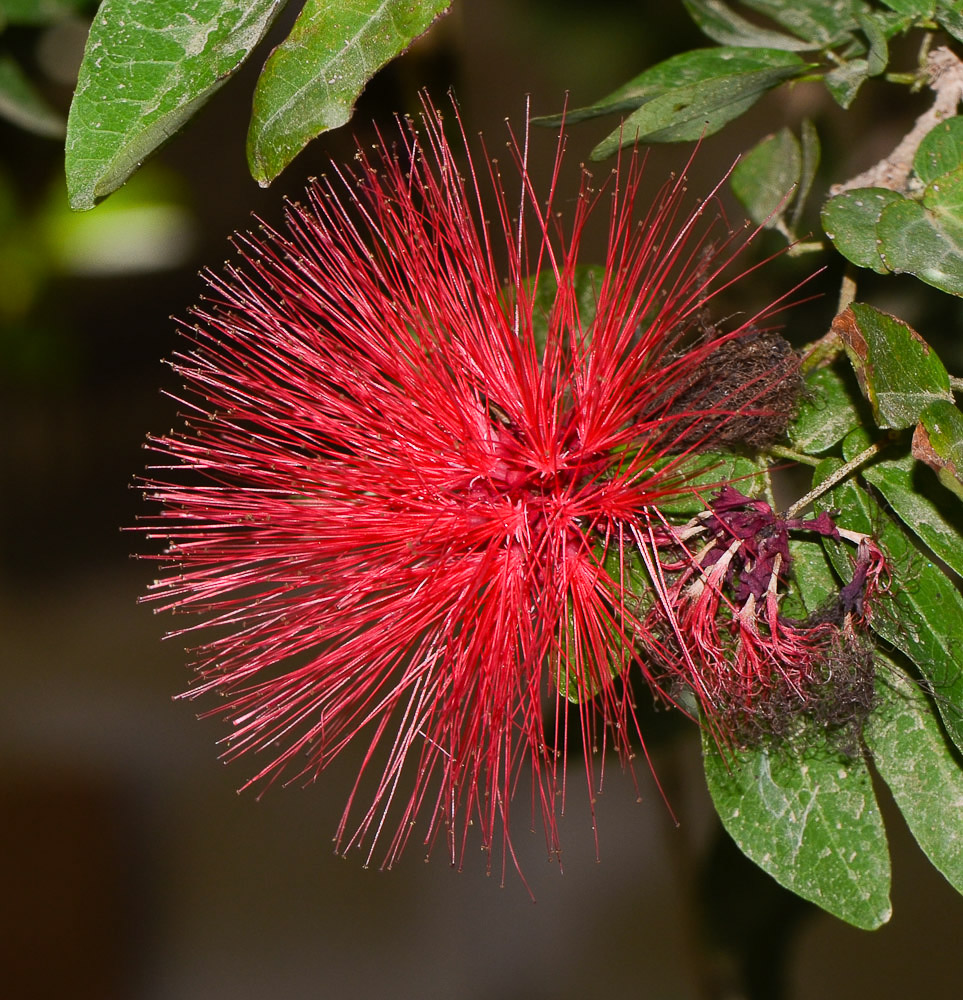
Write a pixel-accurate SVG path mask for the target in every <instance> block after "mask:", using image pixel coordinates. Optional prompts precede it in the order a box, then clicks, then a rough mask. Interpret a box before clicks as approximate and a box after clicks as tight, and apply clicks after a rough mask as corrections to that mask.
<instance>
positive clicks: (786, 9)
mask: <svg viewBox="0 0 963 1000" xmlns="http://www.w3.org/2000/svg"><path fill="white" fill-rule="evenodd" d="M743 2H744V3H745V5H746V6H747V7H751V8H752V9H753V10H756V11H758V12H759V13H760V14H765V15H767V16H768V17H771V18H772V19H773V20H774V21H775V22H776V23H777V24H781V25H782V26H783V27H784V28H786V29H787V30H788V31H791V32H792V33H793V34H794V35H798V36H799V37H800V38H804V39H806V40H807V41H810V42H813V43H816V44H818V45H819V46H820V48H828V47H830V46H832V45H835V44H838V43H840V42H843V41H845V40H846V37H847V35H848V33H849V32H850V31H852V30H853V29H854V28H855V27H856V12H857V11H858V10H859V9H860V7H861V6H862V4H860V3H859V2H858V0H857V2H854V0H743Z"/></svg>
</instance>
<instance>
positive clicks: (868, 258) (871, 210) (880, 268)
mask: <svg viewBox="0 0 963 1000" xmlns="http://www.w3.org/2000/svg"><path fill="white" fill-rule="evenodd" d="M901 201H905V199H904V198H903V196H902V195H900V194H897V193H896V192H895V191H890V190H889V189H888V188H858V189H856V190H855V191H847V192H846V193H845V194H840V195H837V196H836V197H835V198H830V199H829V201H827V202H826V204H825V205H824V206H823V211H822V224H823V229H824V230H825V232H826V235H827V236H828V237H829V238H830V239H831V240H832V241H833V245H834V246H835V247H836V249H837V250H838V251H839V252H840V253H841V254H842V255H843V256H844V257H845V258H846V259H847V260H850V261H852V262H853V263H854V264H856V265H857V266H859V267H870V268H872V269H873V270H874V271H876V272H877V273H879V274H885V273H886V272H887V270H888V268H887V267H886V265H885V264H884V263H883V261H882V258H881V257H880V255H879V239H878V237H877V235H876V225H877V223H878V222H879V219H880V216H881V215H882V214H883V211H884V210H885V209H886V207H887V206H889V205H892V204H893V203H894V202H901Z"/></svg>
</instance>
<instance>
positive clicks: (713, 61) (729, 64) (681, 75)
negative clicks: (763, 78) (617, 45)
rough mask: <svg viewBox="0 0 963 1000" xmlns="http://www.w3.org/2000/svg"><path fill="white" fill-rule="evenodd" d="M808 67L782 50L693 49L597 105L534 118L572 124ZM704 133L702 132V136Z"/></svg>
mask: <svg viewBox="0 0 963 1000" xmlns="http://www.w3.org/2000/svg"><path fill="white" fill-rule="evenodd" d="M807 68H808V64H807V63H804V62H803V61H802V60H801V59H800V58H799V56H796V55H793V54H792V53H790V52H783V51H781V50H779V49H758V48H749V47H746V46H732V45H730V46H719V47H716V48H711V49H694V50H692V51H691V52H682V53H680V54H679V55H677V56H672V57H670V58H669V59H665V60H663V61H662V62H660V63H656V64H655V65H654V66H650V67H649V68H648V69H645V70H643V71H642V72H641V73H639V74H638V76H634V77H633V78H632V79H631V80H629V82H628V83H626V84H623V85H622V86H621V87H619V88H618V90H614V91H612V93H610V94H608V95H607V96H605V97H603V98H602V99H601V100H600V101H596V102H595V103H594V104H590V105H587V106H585V107H582V108H575V109H573V110H571V111H568V112H566V114H565V115H564V116H562V115H548V116H545V117H541V118H536V119H533V120H534V121H535V122H537V123H538V124H539V125H548V126H555V125H559V124H561V122H562V120H563V117H564V120H565V121H567V122H569V123H573V122H579V121H584V120H585V119H587V118H598V117H600V116H601V115H607V114H611V113H613V112H616V111H630V110H632V109H634V108H638V107H640V106H641V105H643V104H645V103H646V102H647V101H651V100H653V99H655V98H657V97H659V96H662V95H666V94H669V93H675V92H678V91H682V92H683V93H684V94H689V93H690V91H689V90H688V89H687V88H689V87H698V86H699V85H702V84H707V83H711V82H712V81H720V80H725V79H727V78H729V77H731V76H739V75H742V74H746V73H756V72H763V71H765V70H781V71H787V72H788V71H789V70H790V69H793V70H794V71H795V72H797V73H803V72H804V71H805V70H806V69H807ZM699 134H701V132H700V133H699Z"/></svg>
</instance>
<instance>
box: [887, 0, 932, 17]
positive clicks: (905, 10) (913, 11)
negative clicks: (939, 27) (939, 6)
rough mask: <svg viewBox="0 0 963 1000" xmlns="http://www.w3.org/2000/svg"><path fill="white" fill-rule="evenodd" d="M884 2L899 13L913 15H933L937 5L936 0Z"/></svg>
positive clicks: (890, 0) (888, 0)
mask: <svg viewBox="0 0 963 1000" xmlns="http://www.w3.org/2000/svg"><path fill="white" fill-rule="evenodd" d="M882 2H883V3H884V4H886V6H887V7H889V8H890V10H895V11H896V13H897V14H909V15H912V16H913V17H932V16H933V9H934V7H935V6H936V3H935V0H882Z"/></svg>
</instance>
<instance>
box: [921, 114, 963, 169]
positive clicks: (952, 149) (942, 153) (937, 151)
mask: <svg viewBox="0 0 963 1000" xmlns="http://www.w3.org/2000/svg"><path fill="white" fill-rule="evenodd" d="M960 167H963V116H960V115H957V116H955V117H953V118H947V119H945V120H944V121H942V122H940V124H939V125H937V126H936V128H934V129H931V130H930V131H929V132H927V133H926V135H925V136H923V141H922V142H921V143H920V145H919V148H918V149H917V150H916V156H914V157H913V169H914V170H915V171H916V174H917V176H918V177H919V179H920V180H921V181H922V182H923V183H924V184H929V183H930V181H934V180H936V179H937V178H938V177H943V176H944V175H945V174H950V173H953V172H954V171H956V170H959V168H960Z"/></svg>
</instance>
